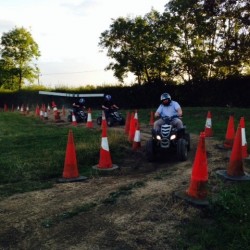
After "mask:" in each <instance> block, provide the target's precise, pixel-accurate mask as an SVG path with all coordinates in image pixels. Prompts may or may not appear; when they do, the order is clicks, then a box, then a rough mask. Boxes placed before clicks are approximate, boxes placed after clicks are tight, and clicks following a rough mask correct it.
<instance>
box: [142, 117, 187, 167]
mask: <svg viewBox="0 0 250 250" xmlns="http://www.w3.org/2000/svg"><path fill="white" fill-rule="evenodd" d="M176 117H177V116H173V117H168V116H167V117H162V119H163V120H164V122H165V123H164V124H163V125H162V126H161V128H160V131H155V130H154V129H152V136H151V138H150V139H149V140H148V141H147V142H146V156H147V159H148V161H150V162H153V161H156V160H157V159H158V157H160V156H165V154H166V153H168V152H172V153H175V154H176V156H177V159H178V160H180V161H186V160H187V158H188V151H189V150H190V134H189V133H188V132H187V131H186V126H184V127H183V128H181V129H177V128H176V127H173V126H172V125H171V121H172V120H173V119H174V118H176Z"/></svg>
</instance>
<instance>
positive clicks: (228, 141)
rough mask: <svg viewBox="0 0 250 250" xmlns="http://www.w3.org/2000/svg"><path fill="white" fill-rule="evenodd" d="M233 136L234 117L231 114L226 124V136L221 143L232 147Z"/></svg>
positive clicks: (229, 147) (225, 146) (226, 146)
mask: <svg viewBox="0 0 250 250" xmlns="http://www.w3.org/2000/svg"><path fill="white" fill-rule="evenodd" d="M234 136H235V129H234V117H233V115H230V116H229V120H228V125H227V132H226V138H225V141H224V144H223V146H224V148H226V149H231V148H232V147H233V143H234Z"/></svg>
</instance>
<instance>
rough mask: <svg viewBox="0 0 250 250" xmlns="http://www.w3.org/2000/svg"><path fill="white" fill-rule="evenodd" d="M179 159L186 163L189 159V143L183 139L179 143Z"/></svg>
mask: <svg viewBox="0 0 250 250" xmlns="http://www.w3.org/2000/svg"><path fill="white" fill-rule="evenodd" d="M177 158H178V159H179V160H180V161H186V160H187V158H188V145H187V141H186V140H185V139H183V138H180V139H179V140H178V141H177Z"/></svg>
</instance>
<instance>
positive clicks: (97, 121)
mask: <svg viewBox="0 0 250 250" xmlns="http://www.w3.org/2000/svg"><path fill="white" fill-rule="evenodd" d="M96 123H97V125H101V124H102V117H97V119H96Z"/></svg>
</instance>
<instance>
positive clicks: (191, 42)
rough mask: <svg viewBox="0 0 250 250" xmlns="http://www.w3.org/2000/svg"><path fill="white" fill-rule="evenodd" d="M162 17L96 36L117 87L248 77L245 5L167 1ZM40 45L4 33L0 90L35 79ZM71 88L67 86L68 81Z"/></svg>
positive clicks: (132, 21) (122, 21) (123, 20)
mask: <svg viewBox="0 0 250 250" xmlns="http://www.w3.org/2000/svg"><path fill="white" fill-rule="evenodd" d="M164 7H165V10H164V12H163V13H159V12H158V11H156V10H154V9H152V10H151V11H150V12H149V13H146V14H145V15H144V16H137V17H134V18H131V17H119V18H117V19H114V20H112V22H111V25H110V26H109V29H107V30H105V31H104V32H102V33H101V34H100V37H99V43H98V45H99V47H100V48H101V49H103V51H105V52H106V54H107V56H108V57H109V58H110V59H111V62H110V63H109V65H107V67H106V70H112V71H113V74H114V76H115V77H116V78H117V79H118V80H119V81H120V82H121V83H122V82H123V79H124V78H125V77H126V76H127V74H128V73H132V74H134V75H135V76H136V84H139V85H142V84H146V83H157V82H164V83H168V84H170V85H171V84H175V85H176V84H186V83H202V82H207V81H211V80H212V79H216V80H223V79H227V78H228V77H241V76H244V75H250V60H249V58H250V32H249V31H250V2H249V1H247V0H188V1H187V0H170V1H169V2H168V3H167V4H166V5H165V6H164ZM39 56H40V51H39V46H38V44H37V43H36V42H35V41H34V39H33V38H32V35H31V33H30V32H29V31H27V30H26V29H25V28H23V27H22V28H17V27H15V28H14V29H13V30H11V31H10V32H7V33H3V35H2V37H1V42H0V88H5V89H12V90H16V89H18V90H20V89H21V88H22V86H23V84H24V82H25V81H28V82H29V83H32V82H34V80H36V79H38V77H39V68H38V67H37V65H36V63H35V62H36V60H38V58H39ZM69 84H70V83H69Z"/></svg>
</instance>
